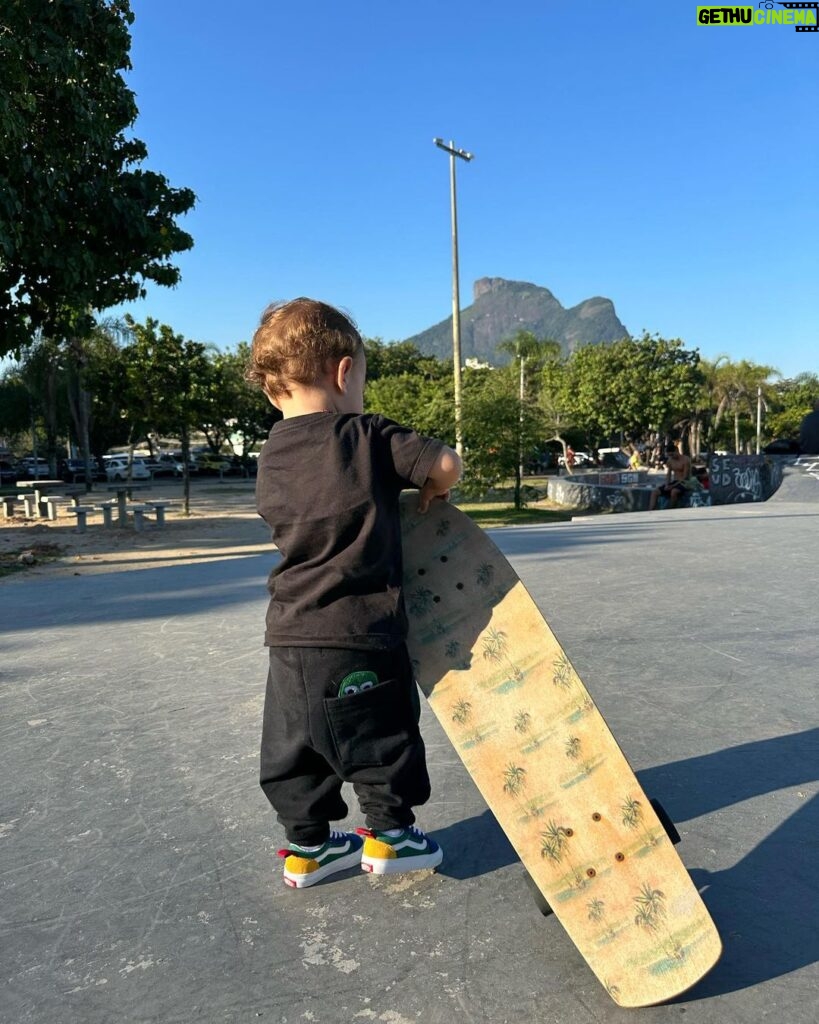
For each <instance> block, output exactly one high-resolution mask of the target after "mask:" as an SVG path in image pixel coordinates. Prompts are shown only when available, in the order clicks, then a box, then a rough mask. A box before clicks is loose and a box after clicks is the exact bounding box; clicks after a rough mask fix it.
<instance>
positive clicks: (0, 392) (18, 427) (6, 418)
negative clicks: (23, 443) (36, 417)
mask: <svg viewBox="0 0 819 1024" xmlns="http://www.w3.org/2000/svg"><path fill="white" fill-rule="evenodd" d="M30 427H31V404H30V396H29V392H28V389H27V388H26V386H25V384H24V383H23V381H22V380H21V379H20V377H19V375H17V374H13V373H8V374H7V375H6V376H4V377H3V379H2V380H0V434H2V435H5V436H12V435H15V434H22V433H23V432H24V431H26V430H28V429H29V428H30Z"/></svg>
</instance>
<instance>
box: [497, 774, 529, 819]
mask: <svg viewBox="0 0 819 1024" xmlns="http://www.w3.org/2000/svg"><path fill="white" fill-rule="evenodd" d="M525 789H526V769H525V768H521V767H520V765H517V764H508V765H507V766H506V770H505V771H504V773H503V791H504V793H506V795H507V796H511V797H512V798H513V799H514V800H515V801H516V802H517V804H518V807H519V808H520V809H521V810H522V811H523V814H524V817H526V818H528V817H529V810H528V808H527V807H526V805H525V804H524V803H521V801H520V800H519V797H520V795H521V794H522V793H523V791H524V790H525Z"/></svg>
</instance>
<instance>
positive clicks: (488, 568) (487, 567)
mask: <svg viewBox="0 0 819 1024" xmlns="http://www.w3.org/2000/svg"><path fill="white" fill-rule="evenodd" d="M494 576H495V567H494V565H492V563H491V562H482V563H481V564H480V565H479V566H478V575H477V582H478V585H479V586H481V587H488V586H489V585H490V583H491V582H492V580H493V578H494Z"/></svg>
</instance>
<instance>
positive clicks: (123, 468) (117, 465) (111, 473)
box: [103, 455, 151, 483]
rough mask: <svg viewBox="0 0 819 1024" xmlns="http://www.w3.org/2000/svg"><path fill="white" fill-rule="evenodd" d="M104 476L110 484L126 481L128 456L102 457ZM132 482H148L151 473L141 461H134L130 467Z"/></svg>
mask: <svg viewBox="0 0 819 1024" xmlns="http://www.w3.org/2000/svg"><path fill="white" fill-rule="evenodd" d="M103 462H104V463H105V475H106V476H107V477H108V479H109V480H110V481H111V482H112V483H117V482H118V481H120V480H127V479H128V456H127V455H104V456H103ZM131 479H132V480H150V479H151V471H150V470H149V469H148V467H147V466H146V465H145V463H144V462H143V460H142V459H134V461H133V463H132V465H131Z"/></svg>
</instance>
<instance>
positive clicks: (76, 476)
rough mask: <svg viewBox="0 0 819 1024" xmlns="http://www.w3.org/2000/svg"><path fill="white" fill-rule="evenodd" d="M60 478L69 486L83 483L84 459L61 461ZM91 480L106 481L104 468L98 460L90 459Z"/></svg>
mask: <svg viewBox="0 0 819 1024" xmlns="http://www.w3.org/2000/svg"><path fill="white" fill-rule="evenodd" d="M59 475H60V477H61V478H62V479H63V480H65V482H66V483H69V484H83V483H85V459H63V461H62V462H61V463H60V474H59ZM91 479H92V480H107V479H108V477H107V474H106V472H105V467H104V466H103V465H102V463H101V462H100V461H99V459H94V458H92V459H91Z"/></svg>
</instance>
